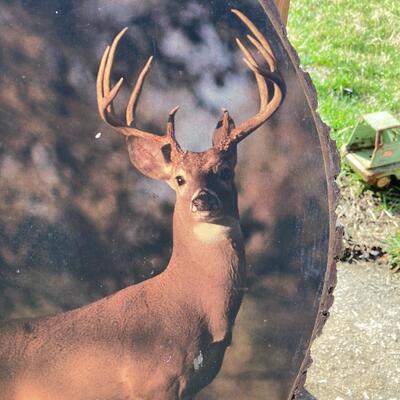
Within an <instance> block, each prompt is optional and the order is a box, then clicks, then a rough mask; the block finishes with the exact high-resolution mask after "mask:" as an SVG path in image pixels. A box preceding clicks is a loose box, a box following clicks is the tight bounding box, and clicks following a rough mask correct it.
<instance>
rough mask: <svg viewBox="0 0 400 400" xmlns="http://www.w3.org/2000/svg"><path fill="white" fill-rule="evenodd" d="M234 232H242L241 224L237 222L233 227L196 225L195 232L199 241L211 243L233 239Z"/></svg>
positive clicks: (201, 223) (206, 224) (205, 223)
mask: <svg viewBox="0 0 400 400" xmlns="http://www.w3.org/2000/svg"><path fill="white" fill-rule="evenodd" d="M233 231H239V232H240V226H239V222H238V221H235V222H234V223H233V224H232V225H220V224H213V223H208V222H199V223H197V224H195V226H194V228H193V232H194V234H195V236H196V237H197V239H199V240H201V241H202V242H206V243H211V242H217V241H220V240H224V239H226V238H228V237H232V233H233Z"/></svg>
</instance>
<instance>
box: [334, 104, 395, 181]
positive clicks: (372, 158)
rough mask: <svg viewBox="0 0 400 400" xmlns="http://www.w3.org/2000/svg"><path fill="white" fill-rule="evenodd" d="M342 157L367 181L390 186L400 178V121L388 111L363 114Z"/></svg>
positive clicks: (344, 147) (343, 149)
mask: <svg viewBox="0 0 400 400" xmlns="http://www.w3.org/2000/svg"><path fill="white" fill-rule="evenodd" d="M342 154H343V157H344V159H345V160H346V161H347V163H348V164H349V165H350V167H351V168H352V169H353V170H354V171H355V172H357V173H358V174H359V175H361V177H362V178H363V180H364V181H366V182H368V183H370V184H371V185H375V186H377V187H378V188H383V187H385V186H388V185H389V184H390V182H391V180H392V178H397V179H400V121H399V120H398V119H396V118H395V117H394V116H393V115H391V114H389V113H388V112H385V111H384V112H377V113H373V114H365V115H363V116H362V118H361V120H360V121H359V123H358V124H357V126H356V128H355V129H354V131H353V133H352V135H351V136H350V139H349V141H348V142H347V144H345V145H344V146H343V148H342Z"/></svg>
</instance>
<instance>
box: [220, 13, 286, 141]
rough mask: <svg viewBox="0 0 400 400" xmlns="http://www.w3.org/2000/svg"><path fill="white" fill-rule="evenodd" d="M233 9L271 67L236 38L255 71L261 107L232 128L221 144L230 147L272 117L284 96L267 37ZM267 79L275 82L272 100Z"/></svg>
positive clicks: (246, 61)
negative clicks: (260, 61)
mask: <svg viewBox="0 0 400 400" xmlns="http://www.w3.org/2000/svg"><path fill="white" fill-rule="evenodd" d="M231 11H232V13H234V14H235V15H236V16H237V17H238V18H239V19H240V20H241V21H242V22H243V23H244V24H245V25H246V26H247V28H248V29H249V30H250V32H251V33H252V34H253V35H254V36H251V35H247V38H248V39H249V41H250V42H251V43H252V44H253V45H254V47H255V48H256V49H257V50H258V52H259V53H260V55H261V56H262V57H263V59H264V60H265V62H266V64H267V66H268V68H269V71H266V70H265V71H264V69H263V68H261V67H260V66H259V65H258V63H257V61H256V60H255V58H254V56H253V55H252V53H251V52H250V51H249V49H248V48H247V47H246V46H245V45H244V44H243V43H242V42H241V41H240V40H239V39H236V43H237V45H238V47H239V49H240V50H241V51H242V53H243V55H244V58H243V60H244V62H245V63H246V65H247V66H248V67H249V69H250V70H251V71H252V72H253V73H254V76H255V78H256V81H257V86H258V91H259V94H260V109H259V112H258V113H257V114H256V115H255V116H253V117H252V118H250V119H248V120H247V121H245V122H243V123H242V124H240V125H239V126H238V127H237V128H234V129H232V131H231V132H230V134H229V136H227V138H226V140H225V141H223V143H221V146H222V147H223V148H226V147H228V146H229V145H230V144H231V143H238V142H240V141H241V140H243V139H244V138H245V137H246V136H247V135H249V134H250V133H252V132H253V131H254V130H256V129H257V128H258V127H259V126H261V125H262V124H263V123H264V122H265V121H267V119H268V118H270V117H271V115H272V114H273V113H274V112H275V111H276V110H277V108H278V107H279V105H280V103H281V101H282V97H283V96H282V88H281V84H282V81H281V80H280V78H279V77H278V76H277V75H276V74H275V71H276V60H275V57H274V55H273V52H272V49H271V46H270V45H269V43H268V41H267V39H266V38H265V37H264V36H263V34H262V33H261V32H260V31H259V30H258V28H257V27H256V26H255V25H254V24H253V22H251V21H250V20H249V18H247V17H246V16H245V15H244V14H243V13H242V12H240V11H239V10H236V9H232V10H231ZM267 79H269V80H271V81H272V82H273V87H274V92H273V96H272V99H271V100H270V101H269V92H268V85H267V82H266V80H267Z"/></svg>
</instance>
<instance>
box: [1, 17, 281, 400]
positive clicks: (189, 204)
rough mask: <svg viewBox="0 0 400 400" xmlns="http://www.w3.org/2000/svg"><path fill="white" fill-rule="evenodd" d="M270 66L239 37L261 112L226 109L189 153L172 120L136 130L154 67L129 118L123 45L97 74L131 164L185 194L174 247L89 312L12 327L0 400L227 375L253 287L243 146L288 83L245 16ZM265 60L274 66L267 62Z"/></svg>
mask: <svg viewBox="0 0 400 400" xmlns="http://www.w3.org/2000/svg"><path fill="white" fill-rule="evenodd" d="M232 12H233V13H234V14H236V16H238V17H239V18H240V19H241V20H242V21H243V23H244V24H245V25H246V26H247V27H248V29H249V30H250V32H251V33H252V34H253V35H248V36H247V37H248V39H249V41H250V42H251V43H252V44H253V45H254V46H255V49H256V50H257V52H258V53H259V55H260V56H261V57H260V59H262V64H261V62H260V61H257V59H256V57H255V55H254V54H253V52H252V51H250V50H249V48H248V47H246V46H245V45H244V44H243V43H242V42H241V41H240V40H239V39H236V41H237V44H238V46H239V48H240V50H241V51H242V52H243V55H244V61H245V63H246V64H247V65H248V67H249V68H250V70H251V71H252V72H253V73H254V75H255V79H256V81H257V85H258V90H259V95H260V109H259V111H258V113H257V114H256V115H254V116H253V117H251V118H250V119H248V120H247V121H245V122H243V123H242V124H240V125H239V126H237V127H235V124H234V122H233V120H232V118H231V117H230V116H229V113H228V112H227V111H224V113H223V117H222V118H221V120H220V121H219V123H218V125H217V128H216V130H215V132H214V136H213V145H212V147H211V148H210V149H209V150H207V151H204V152H199V153H195V152H190V151H183V150H182V148H181V147H180V146H179V144H178V142H177V141H176V138H175V127H174V116H175V113H176V111H177V108H175V109H173V110H172V111H171V113H170V114H169V118H168V123H167V127H166V133H165V134H164V135H163V136H159V135H157V134H153V133H149V132H145V131H143V130H139V129H137V128H135V127H133V124H134V116H135V108H136V105H137V102H138V99H139V96H140V92H141V89H142V86H143V82H144V79H145V76H146V74H147V72H148V70H149V68H150V65H151V63H152V58H150V59H149V61H148V62H147V64H146V65H145V67H144V68H143V70H142V71H141V73H140V75H139V78H138V80H137V82H136V84H135V86H134V89H133V91H132V94H131V97H130V99H129V102H128V106H127V109H126V121H125V122H123V121H122V120H120V118H118V116H116V114H115V113H114V111H113V106H112V103H113V100H114V99H115V97H116V96H117V94H118V92H119V90H120V88H121V85H122V82H123V80H122V78H121V79H120V80H119V81H118V83H117V84H115V85H114V86H112V85H111V79H110V74H111V69H112V65H113V62H114V55H115V51H116V48H117V45H118V43H119V41H120V39H121V37H122V36H123V35H124V33H125V32H126V30H127V28H125V29H123V30H122V31H121V32H120V33H119V34H118V35H117V36H116V37H115V39H114V40H113V42H112V44H111V46H109V47H107V48H106V50H105V52H104V55H103V57H102V59H101V62H100V66H99V71H98V77H97V100H98V109H99V113H100V116H101V118H102V119H103V120H104V121H105V122H106V123H108V124H109V125H111V126H112V127H113V128H114V129H115V130H116V131H117V132H118V133H120V134H122V135H124V136H125V137H126V141H127V146H128V151H129V156H130V160H131V162H132V164H133V165H134V166H135V168H137V169H138V170H139V171H140V172H141V173H142V174H144V175H146V176H148V177H150V178H153V179H158V180H163V181H165V182H166V183H167V184H168V185H169V186H170V187H171V188H172V189H174V190H175V192H176V205H175V209H174V214H173V250H172V255H171V258H170V261H169V263H168V265H167V267H166V268H165V270H164V271H163V272H162V273H160V274H159V275H157V276H155V277H153V278H151V279H149V280H146V281H144V282H141V283H138V284H135V285H132V286H129V287H127V288H125V289H122V290H120V291H118V292H117V293H115V294H113V295H111V296H109V297H106V298H104V299H101V300H99V301H96V302H94V303H92V304H89V305H87V306H84V307H81V308H78V309H76V310H72V311H69V312H65V313H61V314H58V315H55V316H50V317H45V318H39V319H32V320H28V321H27V320H25V321H22V320H15V321H8V322H7V323H3V324H2V327H1V331H0V388H1V389H0V390H1V391H0V398H1V400H11V399H12V400H72V399H73V400H96V399H101V400H107V399H108V400H111V399H115V400H117V399H118V400H123V399H124V400H125V399H131V400H177V399H185V400H189V399H193V398H194V396H195V395H196V393H197V392H199V391H200V390H201V389H202V388H204V387H205V386H206V385H208V384H209V383H210V382H211V381H212V380H213V379H214V377H215V376H216V375H217V373H218V371H219V370H220V368H221V364H222V360H223V357H224V353H225V350H226V348H227V346H229V344H230V342H231V335H232V329H233V324H234V321H235V318H236V315H237V313H238V310H239V307H240V304H241V301H242V296H243V288H244V287H245V284H246V283H245V280H246V261H245V251H244V244H243V237H242V233H241V229H240V223H239V212H238V204H237V191H236V188H235V183H234V168H235V163H236V151H237V144H238V143H239V142H240V141H241V140H243V139H244V138H246V137H247V136H248V135H250V133H252V132H253V131H254V130H256V129H257V128H258V127H259V126H260V125H262V124H263V123H264V122H266V121H267V119H269V118H270V116H271V115H272V114H273V113H274V112H275V110H276V109H277V108H278V107H279V105H280V103H281V100H282V93H283V83H282V81H281V80H280V78H279V76H278V75H277V71H276V61H275V57H274V55H273V52H272V50H271V47H270V46H269V44H268V42H267V40H266V39H265V38H264V36H263V35H262V34H261V32H260V31H259V30H258V29H257V28H256V26H255V25H254V24H253V23H252V22H251V21H250V20H249V19H248V18H247V17H246V16H245V15H244V14H242V13H241V12H240V11H238V10H232ZM264 64H265V65H264Z"/></svg>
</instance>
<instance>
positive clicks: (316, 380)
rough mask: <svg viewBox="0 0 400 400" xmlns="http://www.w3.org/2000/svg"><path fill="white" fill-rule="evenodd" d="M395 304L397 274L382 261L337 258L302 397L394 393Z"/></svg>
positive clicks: (387, 397) (399, 351)
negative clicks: (339, 260)
mask: <svg viewBox="0 0 400 400" xmlns="http://www.w3.org/2000/svg"><path fill="white" fill-rule="evenodd" d="M399 304H400V277H399V276H398V274H397V275H396V274H393V273H392V272H391V271H390V270H389V268H388V267H387V265H384V264H378V263H376V262H370V263H367V262H356V263H352V264H349V263H340V264H339V265H338V285H337V287H336V290H335V303H334V306H333V307H332V311H331V317H330V319H329V320H328V322H327V324H326V326H325V328H324V331H323V335H321V336H320V337H319V338H318V339H317V340H316V341H315V342H314V344H313V346H312V357H313V359H314V363H313V366H312V367H311V368H310V370H309V373H308V379H307V384H306V389H307V391H308V394H307V395H304V396H303V397H302V400H306V399H307V400H311V399H313V398H315V399H318V400H347V399H357V400H358V399H360V400H369V399H370V400H380V399H382V400H398V399H400V393H399V388H400V307H399Z"/></svg>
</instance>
